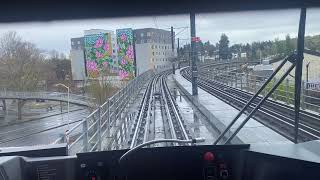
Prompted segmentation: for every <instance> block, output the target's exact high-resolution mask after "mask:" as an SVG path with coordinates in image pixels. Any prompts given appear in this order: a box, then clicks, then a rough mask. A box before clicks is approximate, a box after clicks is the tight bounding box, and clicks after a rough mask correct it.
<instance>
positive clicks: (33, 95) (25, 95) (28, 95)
mask: <svg viewBox="0 0 320 180" xmlns="http://www.w3.org/2000/svg"><path fill="white" fill-rule="evenodd" d="M0 98H19V99H54V100H59V101H67V98H68V93H60V92H46V91H39V92H20V91H8V90H5V89H3V90H1V91H0ZM69 98H70V101H84V102H90V101H92V100H93V98H91V97H88V96H82V95H77V94H72V93H70V94H69Z"/></svg>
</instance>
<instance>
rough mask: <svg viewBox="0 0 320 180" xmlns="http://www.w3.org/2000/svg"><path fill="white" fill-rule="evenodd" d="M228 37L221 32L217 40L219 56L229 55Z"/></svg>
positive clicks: (221, 57)
mask: <svg viewBox="0 0 320 180" xmlns="http://www.w3.org/2000/svg"><path fill="white" fill-rule="evenodd" d="M229 54H230V53H229V39H228V36H227V35H225V34H222V35H221V37H220V41H219V58H220V59H228V56H229Z"/></svg>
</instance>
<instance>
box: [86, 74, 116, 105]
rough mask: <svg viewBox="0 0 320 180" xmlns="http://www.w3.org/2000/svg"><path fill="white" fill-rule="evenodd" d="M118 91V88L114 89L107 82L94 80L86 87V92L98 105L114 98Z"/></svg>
mask: <svg viewBox="0 0 320 180" xmlns="http://www.w3.org/2000/svg"><path fill="white" fill-rule="evenodd" d="M116 91H117V88H115V87H113V86H112V85H111V84H110V83H107V82H106V81H99V80H93V81H90V82H88V85H86V86H85V92H87V93H88V94H90V96H91V97H93V98H95V101H96V103H97V104H100V105H101V104H103V103H104V102H105V101H106V100H107V98H108V97H110V96H112V95H113V94H114V93H115V92H116Z"/></svg>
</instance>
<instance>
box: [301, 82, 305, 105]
mask: <svg viewBox="0 0 320 180" xmlns="http://www.w3.org/2000/svg"><path fill="white" fill-rule="evenodd" d="M301 90H302V92H301V108H302V109H306V103H305V102H306V84H305V82H304V80H302V87H301Z"/></svg>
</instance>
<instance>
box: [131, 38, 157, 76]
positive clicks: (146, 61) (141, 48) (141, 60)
mask: <svg viewBox="0 0 320 180" xmlns="http://www.w3.org/2000/svg"><path fill="white" fill-rule="evenodd" d="M135 49H136V66H137V67H136V69H137V75H140V74H142V73H144V72H146V71H148V70H149V69H153V63H151V61H152V60H151V43H144V44H136V45H135Z"/></svg>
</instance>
